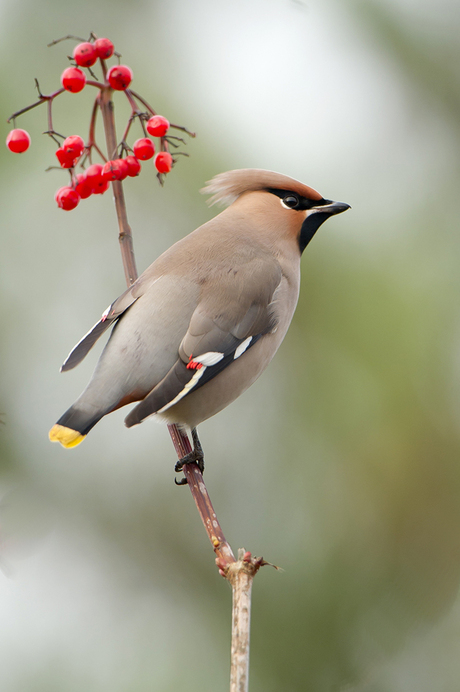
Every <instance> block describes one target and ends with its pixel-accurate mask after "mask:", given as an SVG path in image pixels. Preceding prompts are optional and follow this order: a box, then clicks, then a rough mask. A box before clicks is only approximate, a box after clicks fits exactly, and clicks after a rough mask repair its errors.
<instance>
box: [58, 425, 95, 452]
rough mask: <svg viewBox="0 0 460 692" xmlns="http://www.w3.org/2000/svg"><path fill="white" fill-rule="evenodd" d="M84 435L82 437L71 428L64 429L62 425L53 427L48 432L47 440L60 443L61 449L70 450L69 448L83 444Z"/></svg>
mask: <svg viewBox="0 0 460 692" xmlns="http://www.w3.org/2000/svg"><path fill="white" fill-rule="evenodd" d="M85 437H86V435H82V434H81V433H79V432H78V430H72V428H66V427H65V426H64V425H58V424H57V423H56V425H53V427H52V428H51V430H50V431H49V438H50V440H51V442H60V443H61V445H62V446H63V447H66V449H70V447H76V446H77V445H79V444H80V442H83V440H84V439H85Z"/></svg>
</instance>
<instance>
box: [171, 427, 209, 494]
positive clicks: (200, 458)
mask: <svg viewBox="0 0 460 692" xmlns="http://www.w3.org/2000/svg"><path fill="white" fill-rule="evenodd" d="M192 440H193V449H192V451H191V452H189V453H188V454H186V455H185V457H182V459H179V461H177V462H176V465H175V467H174V470H175V471H176V473H180V471H182V469H183V468H184V466H185V464H193V463H194V462H196V463H197V465H198V468H199V469H200V471H201V473H204V454H203V448H202V446H201V442H200V439H199V437H198V433H197V430H196V428H192ZM174 482H175V484H176V485H187V479H186V478H182V479H181V480H180V481H178V480H177V479H176V478H175V479H174Z"/></svg>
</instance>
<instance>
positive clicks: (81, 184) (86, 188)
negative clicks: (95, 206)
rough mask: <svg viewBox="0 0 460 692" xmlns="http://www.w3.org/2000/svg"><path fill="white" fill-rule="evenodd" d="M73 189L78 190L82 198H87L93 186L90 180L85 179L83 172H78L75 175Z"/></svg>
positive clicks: (91, 192)
mask: <svg viewBox="0 0 460 692" xmlns="http://www.w3.org/2000/svg"><path fill="white" fill-rule="evenodd" d="M75 191H76V192H78V194H79V195H80V197H81V198H82V199H87V198H88V197H90V196H91V195H92V194H93V186H92V184H91V182H89V181H88V180H87V178H86V175H85V173H79V174H78V175H77V184H76V186H75Z"/></svg>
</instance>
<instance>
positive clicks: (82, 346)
mask: <svg viewBox="0 0 460 692" xmlns="http://www.w3.org/2000/svg"><path fill="white" fill-rule="evenodd" d="M142 279H143V277H140V278H139V279H138V280H137V281H136V282H135V283H133V285H132V286H130V287H129V288H128V289H127V290H126V291H125V292H124V293H122V294H121V296H119V297H118V298H117V299H116V300H115V301H114V302H113V303H112V304H111V305H109V307H108V308H107V310H105V311H104V313H103V314H102V317H101V319H100V320H99V321H98V322H96V324H95V325H94V327H92V328H91V329H90V330H89V332H87V333H86V334H85V336H84V337H82V338H81V339H80V341H79V342H78V344H76V346H74V347H73V349H72V350H71V351H70V353H69V355H68V356H67V358H66V359H65V361H64V363H63V364H62V366H61V372H65V371H66V370H72V368H74V367H75V366H76V365H78V364H79V363H81V361H82V360H83V358H85V356H86V355H87V353H88V352H89V351H90V350H91V349H92V347H93V346H94V344H95V343H96V341H97V340H98V339H99V337H100V336H102V334H104V332H105V331H106V330H107V329H108V328H109V327H110V326H112V325H113V324H114V323H115V322H116V321H117V320H118V319H119V318H120V317H121V316H122V314H123V313H124V312H126V310H127V309H128V308H129V307H131V305H132V304H133V303H134V302H135V301H136V300H137V299H138V298H139V297H140V296H141V295H142V294H143V293H144V292H145V290H146V289H147V287H148V285H147V282H146V281H144V280H142Z"/></svg>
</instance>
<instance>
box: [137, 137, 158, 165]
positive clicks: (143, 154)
mask: <svg viewBox="0 0 460 692" xmlns="http://www.w3.org/2000/svg"><path fill="white" fill-rule="evenodd" d="M133 151H134V156H135V157H136V158H137V159H140V160H141V161H147V160H148V159H151V158H153V156H154V154H155V146H154V144H153V142H152V140H151V139H149V138H148V137H141V139H136V141H135V142H134V144H133Z"/></svg>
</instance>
